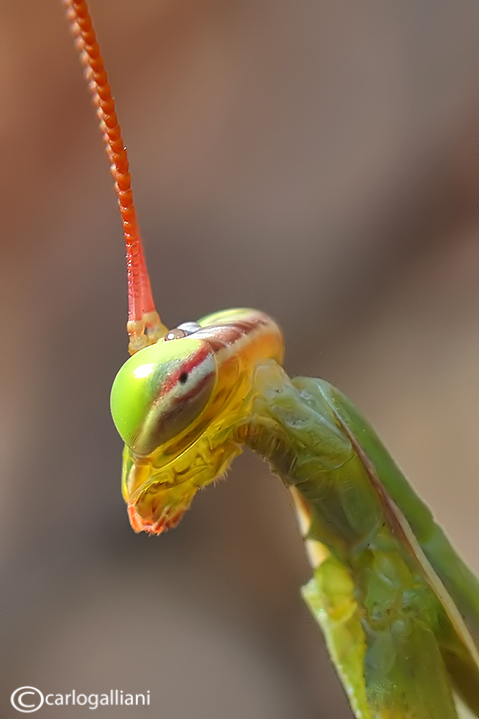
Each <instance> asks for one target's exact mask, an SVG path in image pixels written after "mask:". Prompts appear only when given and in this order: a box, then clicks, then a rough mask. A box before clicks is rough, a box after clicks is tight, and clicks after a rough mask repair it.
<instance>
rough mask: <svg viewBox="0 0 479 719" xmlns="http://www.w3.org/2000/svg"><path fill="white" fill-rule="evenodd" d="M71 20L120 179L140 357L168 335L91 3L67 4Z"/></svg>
mask: <svg viewBox="0 0 479 719" xmlns="http://www.w3.org/2000/svg"><path fill="white" fill-rule="evenodd" d="M65 5H66V7H67V17H68V20H69V21H70V23H71V27H72V32H73V35H74V37H75V45H76V47H77V49H78V50H79V52H80V59H81V62H82V64H83V65H84V67H85V77H86V79H87V81H88V87H89V88H90V92H91V94H92V96H93V102H94V103H95V105H96V107H97V114H98V117H99V119H100V129H101V131H102V133H103V141H104V143H105V149H106V154H107V155H108V159H109V161H110V170H111V174H112V175H113V177H114V179H115V191H116V194H117V197H118V205H119V207H120V213H121V220H122V223H123V232H124V234H125V243H126V265H127V275H128V324H127V330H128V336H129V345H128V349H129V351H130V354H134V353H135V352H137V351H138V350H140V349H142V348H143V347H145V346H146V345H148V344H154V343H155V342H156V341H157V340H158V339H160V337H163V336H164V335H165V334H166V333H167V332H168V330H167V328H166V327H165V326H164V325H163V323H162V322H161V320H160V316H159V314H158V312H157V311H156V309H155V303H154V301H153V295H152V293H151V286H150V278H149V275H148V270H147V267H146V261H145V255H144V252H143V245H142V242H141V236H140V231H139V228H138V220H137V217H136V211H135V206H134V203H133V193H132V190H131V176H130V172H129V165H128V157H127V154H126V147H125V146H124V144H123V139H122V137H121V129H120V125H119V124H118V119H117V116H116V111H115V101H114V100H113V97H112V94H111V89H110V85H109V83H108V77H107V74H106V71H105V68H104V65H103V59H102V57H101V53H100V47H99V45H98V42H97V39H96V35H95V31H94V29H93V25H92V21H91V18H90V13H89V11H88V6H87V4H86V2H85V0H65Z"/></svg>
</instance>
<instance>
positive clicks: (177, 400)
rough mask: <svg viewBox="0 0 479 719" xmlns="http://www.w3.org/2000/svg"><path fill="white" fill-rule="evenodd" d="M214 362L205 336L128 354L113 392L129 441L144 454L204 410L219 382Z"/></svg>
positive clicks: (115, 413)
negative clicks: (128, 357)
mask: <svg viewBox="0 0 479 719" xmlns="http://www.w3.org/2000/svg"><path fill="white" fill-rule="evenodd" d="M216 378H217V367H216V360H215V357H214V354H213V352H212V351H211V349H210V346H209V344H208V343H207V342H205V341H204V340H199V339H193V338H190V337H185V338H184V339H178V340H175V341H173V342H164V341H160V342H158V343H157V344H155V345H153V346H152V347H146V348H145V349H144V350H141V351H140V352H137V353H136V354H135V355H133V356H132V357H130V359H129V360H127V362H125V364H124V365H123V367H122V368H121V369H120V371H119V372H118V374H117V376H116V378H115V381H114V383H113V387H112V390H111V413H112V416H113V421H114V423H115V426H116V428H117V430H118V432H119V434H120V436H121V437H122V439H123V441H124V442H125V444H126V445H127V446H128V447H129V448H130V449H131V450H132V451H133V452H135V454H138V455H143V456H146V455H148V454H151V453H152V452H153V451H154V450H155V449H157V447H159V446H160V445H162V444H164V443H165V442H168V441H169V440H171V439H172V438H176V437H177V436H179V435H180V434H181V433H182V432H184V431H185V430H186V429H188V428H189V427H190V426H191V425H192V424H193V423H194V422H195V421H196V420H197V419H198V418H199V417H200V416H201V415H202V414H203V411H204V409H205V408H206V406H207V405H208V402H209V400H210V398H211V395H212V393H213V389H214V387H215V384H216Z"/></svg>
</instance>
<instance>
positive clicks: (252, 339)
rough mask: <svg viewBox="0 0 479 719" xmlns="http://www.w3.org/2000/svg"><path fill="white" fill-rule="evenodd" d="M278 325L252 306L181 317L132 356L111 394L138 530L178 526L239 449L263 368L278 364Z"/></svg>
mask: <svg viewBox="0 0 479 719" xmlns="http://www.w3.org/2000/svg"><path fill="white" fill-rule="evenodd" d="M282 357H283V340H282V337H281V334H280V331H279V329H278V327H277V326H276V324H275V323H274V322H273V321H272V320H271V319H270V318H269V317H267V316H266V315H264V314H262V313H260V312H256V311H254V310H229V311H226V312H218V313H216V314H214V315H210V316H208V317H205V318H204V319H202V320H200V321H199V322H198V323H193V322H191V323H185V324H184V325H180V326H179V327H178V328H176V329H174V330H172V331H170V332H168V333H167V334H166V335H165V337H164V338H162V339H160V340H159V341H158V342H157V343H156V344H154V345H152V346H150V347H147V348H146V349H143V350H141V351H140V352H138V353H136V354H135V355H133V357H130V359H129V360H128V361H127V362H126V363H125V364H124V365H123V367H122V368H121V369H120V371H119V373H118V375H117V377H116V379H115V382H114V384H113V388H112V393H111V410H112V415H113V420H114V422H115V425H116V427H117V429H118V432H119V434H120V435H121V437H122V439H123V440H124V442H125V451H124V455H123V480H122V486H123V497H124V499H125V501H126V503H127V505H128V512H129V516H130V521H131V524H132V526H133V529H135V531H142V530H144V531H146V532H149V533H151V534H160V533H161V532H162V531H163V530H164V529H168V528H170V527H173V526H175V525H176V524H177V523H178V521H179V520H180V518H181V516H182V515H183V513H184V511H185V510H186V509H187V508H188V506H189V505H190V503H191V500H192V499H193V497H194V495H195V493H196V491H197V490H198V489H200V488H201V487H204V486H206V485H207V484H209V483H210V482H212V481H214V480H215V479H218V478H219V477H220V476H221V475H222V474H223V473H224V472H225V470H226V469H227V468H228V466H229V464H230V463H231V461H232V460H233V458H234V457H235V456H236V455H237V454H239V452H240V451H241V450H240V445H239V442H238V441H237V440H236V439H235V434H234V432H235V429H236V428H237V427H238V425H239V424H240V423H241V421H242V420H243V419H244V418H245V417H246V416H248V412H249V411H250V408H251V400H252V398H253V394H254V378H255V370H256V367H257V366H258V365H259V364H264V363H267V362H269V361H275V362H281V361H282Z"/></svg>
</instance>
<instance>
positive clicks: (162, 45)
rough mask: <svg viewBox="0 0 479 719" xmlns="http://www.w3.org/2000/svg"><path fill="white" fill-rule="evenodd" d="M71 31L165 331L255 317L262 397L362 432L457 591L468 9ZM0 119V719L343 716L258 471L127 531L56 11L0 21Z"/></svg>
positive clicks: (233, 10) (99, 302) (465, 330)
mask: <svg viewBox="0 0 479 719" xmlns="http://www.w3.org/2000/svg"><path fill="white" fill-rule="evenodd" d="M91 7H92V12H93V15H94V20H95V22H96V26H97V31H98V34H99V38H100V42H101V45H102V48H103V51H104V56H105V61H106V64H107V68H108V71H109V73H110V79H111V83H112V86H113V89H114V93H115V95H116V98H117V102H118V111H119V115H120V118H121V121H122V125H123V131H124V136H125V139H126V141H127V144H128V147H129V151H130V159H131V166H132V172H133V177H134V182H135V192H136V199H137V204H138V211H139V214H140V218H141V222H142V228H143V234H144V236H145V239H146V245H147V247H146V249H147V256H148V262H149V266H150V270H151V274H152V278H153V284H154V287H155V291H156V297H157V300H158V305H159V308H160V310H161V312H162V315H163V318H164V319H165V321H166V322H167V323H168V324H169V325H170V326H174V325H175V324H177V323H179V322H180V321H184V320H189V319H196V318H197V317H199V316H201V315H203V314H205V313H206V312H209V311H213V310H215V309H220V308H227V307H234V306H241V305H249V306H253V307H258V308H261V309H263V310H265V311H267V312H269V313H271V314H272V315H273V316H274V317H276V318H277V320H278V321H279V322H280V324H281V326H282V327H283V329H284V332H285V335H286V338H287V368H288V370H289V371H290V373H292V374H311V375H315V376H323V377H326V378H328V379H329V380H331V381H332V382H334V383H336V384H337V385H339V386H340V387H341V388H342V389H343V390H344V391H345V392H346V393H347V394H348V395H349V396H350V397H351V398H352V399H353V400H354V401H355V402H356V403H357V404H358V405H359V406H360V407H361V408H362V409H363V410H364V411H365V412H366V414H368V416H369V417H370V418H371V419H372V420H373V422H374V424H375V425H376V427H377V428H378V430H379V432H380V434H381V435H382V436H383V438H384V439H385V440H386V442H387V444H388V445H389V446H390V448H391V450H392V451H393V453H394V455H395V456H396V457H397V459H398V460H399V462H400V463H401V464H402V466H403V467H404V468H405V470H406V471H407V472H408V474H409V476H410V477H411V478H413V481H414V484H415V485H416V486H417V488H418V489H419V491H420V492H421V493H422V494H423V495H424V496H425V497H426V498H427V499H428V501H430V503H431V504H432V505H433V507H434V509H435V511H436V513H437V515H438V516H439V518H440V520H441V521H442V522H443V523H444V524H445V526H446V527H447V529H448V530H449V532H450V534H451V535H452V536H453V538H454V541H455V543H456V544H457V545H458V546H459V547H460V548H461V550H462V551H463V553H464V554H465V556H466V557H467V558H468V560H469V561H470V562H471V564H472V565H475V567H476V569H478V570H479V557H478V552H477V548H478V546H479V545H478V538H479V530H478V526H477V525H478V522H477V514H478V511H479V482H478V477H479V469H478V465H477V452H476V449H477V446H478V444H479V426H478V425H479V423H478V419H477V418H478V416H479V410H478V407H479V376H478V375H479V373H478V368H479V281H478V278H479V226H478V225H479V216H478V205H479V140H478V134H479V132H478V131H479V93H478V90H479V42H478V40H477V37H478V29H479V6H478V5H477V2H475V0H440V1H438V2H429V0H402V2H401V3H398V2H393V1H392V0H383V1H382V2H377V1H376V0H363V2H361V3H358V2H356V1H355V0H344V1H343V2H337V1H334V2H333V0H328V1H326V0H315V1H313V0H241V2H239V1H238V0H141V2H139V3H133V2H131V1H128V2H127V1H126V0H103V1H102V2H100V0H96V1H93V0H92V2H91ZM0 98H1V103H0V143H1V161H2V171H1V174H0V183H1V196H2V220H1V228H2V232H1V242H2V273H1V278H2V279H1V283H0V300H1V307H2V326H3V333H2V334H3V339H2V347H3V352H2V355H1V359H0V362H1V370H2V371H1V377H2V379H3V382H2V387H1V398H2V401H1V405H0V406H1V412H0V420H1V430H2V431H1V443H2V472H1V476H0V481H1V496H2V504H3V511H2V521H1V524H0V535H1V537H0V540H1V541H0V562H1V592H2V593H1V615H0V616H1V619H2V621H1V630H2V634H3V637H2V641H1V648H2V661H3V667H2V674H1V675H0V676H1V677H3V679H1V681H2V686H3V688H2V697H1V700H0V701H1V702H2V708H1V710H0V716H2V717H13V715H15V716H18V715H17V714H16V713H15V712H14V711H13V710H12V709H11V708H10V706H9V703H8V698H9V696H10V693H11V691H13V689H15V688H16V687H18V686H22V685H33V686H37V687H39V688H40V689H42V690H43V691H44V692H45V693H47V692H49V691H50V692H62V693H68V692H70V691H71V689H72V688H75V689H76V691H77V692H86V693H92V692H105V691H109V689H110V688H118V689H122V690H123V691H124V692H140V691H146V690H147V689H149V690H151V694H152V708H150V709H149V710H141V709H136V710H135V709H126V708H124V709H121V710H120V709H102V710H101V715H102V717H119V716H125V717H129V718H130V717H131V718H132V719H135V718H136V717H140V716H152V717H153V716H154V717H159V718H160V717H161V718H168V719H186V718H188V719H189V717H191V716H195V717H196V719H203V718H204V719H206V718H207V717H208V718H210V717H213V718H214V719H223V718H224V717H228V718H231V719H246V718H248V719H270V718H271V719H273V718H274V719H291V718H293V717H294V719H313V718H318V717H319V718H320V717H324V718H325V719H346V718H347V717H349V716H350V714H349V710H348V709H347V706H346V703H345V701H344V699H343V696H342V691H341V688H340V687H339V684H338V681H337V679H336V677H335V674H334V671H333V670H332V669H331V667H330V666H329V661H328V659H327V656H326V653H325V650H324V649H323V646H322V641H321V638H320V635H319V630H317V629H316V627H315V625H314V624H313V623H312V620H311V619H310V617H309V615H308V613H307V610H306V608H305V607H304V606H303V604H302V602H301V600H300V598H299V594H298V588H299V586H300V585H301V583H302V582H304V581H305V580H306V579H307V577H308V575H309V571H308V566H307V564H306V560H305V558H304V556H303V550H302V546H301V542H300V540H299V538H298V535H297V530H296V524H295V518H294V515H293V512H292V508H291V502H290V499H289V496H288V494H287V492H286V491H285V490H284V489H283V488H282V486H281V485H280V483H279V481H277V480H276V479H275V478H273V477H271V476H270V475H269V473H268V469H267V467H266V466H265V465H263V464H261V463H260V462H259V461H258V460H257V459H256V458H254V457H252V456H246V457H244V458H241V459H240V460H239V461H237V462H236V464H235V466H234V469H233V471H232V472H231V473H230V475H229V477H228V481H227V482H222V483H220V484H219V485H218V486H217V487H216V488H215V489H214V490H213V489H210V490H209V491H207V492H205V493H203V494H202V495H201V496H200V497H199V498H198V499H197V500H196V501H195V503H194V507H193V509H192V511H190V512H189V514H188V515H187V516H186V518H185V519H184V520H183V523H182V524H181V525H180V527H179V528H178V529H177V530H175V531H174V532H170V533H169V534H167V535H166V536H164V537H162V538H159V539H148V538H147V537H145V536H135V535H134V534H133V532H132V531H131V530H130V528H129V525H128V522H127V517H126V512H125V508H124V506H123V503H122V500H121V497H120V491H119V472H120V461H121V443H120V440H119V438H118V437H117V436H116V434H115V431H114V428H113V426H112V423H111V420H110V416H109V409H108V399H109V390H110V386H111V382H112V380H113V377H114V375H115V372H116V371H117V369H118V368H119V366H120V365H121V363H122V361H123V360H124V359H125V357H126V337H125V331H124V325H125V317H126V289H125V270H124V262H123V248H122V238H121V231H120V223H119V219H118V216H117V210H116V204H115V199H114V196H113V191H112V187H111V181H110V176H109V173H108V169H107V162H106V159H105V158H104V155H103V150H102V146H101V142H100V138H99V133H98V130H97V128H96V123H95V117H94V113H93V110H92V107H91V105H90V102H89V98H88V95H87V92H86V89H85V84H84V81H83V77H82V74H81V70H80V67H79V64H78V60H77V58H76V56H75V53H74V51H73V49H72V42H71V38H70V36H69V32H68V28H67V26H66V23H65V20H64V17H63V9H62V6H61V4H60V3H59V2H46V0H25V1H24V2H18V1H17V2H15V1H14V0H10V1H9V0H2V2H1V4H0ZM99 711H100V710H99ZM86 712H87V709H81V708H76V709H65V708H64V709H63V710H60V709H56V710H54V709H48V708H43V709H41V710H40V711H39V712H38V716H39V717H47V718H49V717H50V716H51V717H52V718H54V717H60V716H61V717H62V719H68V718H69V717H76V716H80V715H85V713H86Z"/></svg>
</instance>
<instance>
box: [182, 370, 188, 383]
mask: <svg viewBox="0 0 479 719" xmlns="http://www.w3.org/2000/svg"><path fill="white" fill-rule="evenodd" d="M187 379H188V373H187V372H182V373H181V374H180V382H181V384H185V382H186V380H187Z"/></svg>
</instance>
